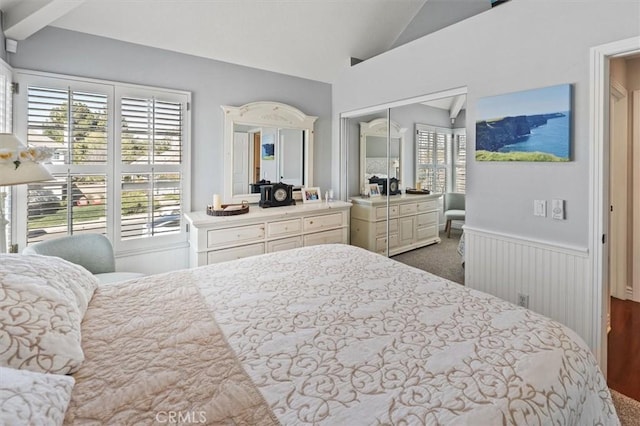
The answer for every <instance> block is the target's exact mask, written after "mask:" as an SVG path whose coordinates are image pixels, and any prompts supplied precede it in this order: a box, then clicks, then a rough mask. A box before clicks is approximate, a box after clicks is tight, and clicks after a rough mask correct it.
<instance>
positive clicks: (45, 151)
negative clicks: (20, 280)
mask: <svg viewBox="0 0 640 426" xmlns="http://www.w3.org/2000/svg"><path fill="white" fill-rule="evenodd" d="M50 157H51V150H50V149H49V148H32V147H26V146H25V145H24V144H23V143H22V142H20V140H19V139H18V138H17V137H16V136H15V135H13V134H12V133H0V187H3V186H9V185H19V184H23V183H31V182H41V181H45V180H52V179H53V176H52V175H51V173H49V172H48V171H47V169H46V168H45V167H44V166H43V165H42V164H40V163H41V162H42V161H45V160H47V159H49V158H50ZM6 197H7V194H6V193H5V192H0V253H5V252H6V250H7V234H6V230H7V225H8V224H9V221H8V220H7V219H6V218H5V213H4V203H5V198H6Z"/></svg>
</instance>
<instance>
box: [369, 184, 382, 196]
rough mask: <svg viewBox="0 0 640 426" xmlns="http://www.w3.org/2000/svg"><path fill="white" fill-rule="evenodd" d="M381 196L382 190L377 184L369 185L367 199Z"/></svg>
mask: <svg viewBox="0 0 640 426" xmlns="http://www.w3.org/2000/svg"><path fill="white" fill-rule="evenodd" d="M381 194H382V190H381V188H380V185H378V184H377V183H370V184H369V197H380V196H381Z"/></svg>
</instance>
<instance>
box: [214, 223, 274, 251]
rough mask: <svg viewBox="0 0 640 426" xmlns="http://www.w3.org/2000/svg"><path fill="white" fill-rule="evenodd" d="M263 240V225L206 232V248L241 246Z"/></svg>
mask: <svg viewBox="0 0 640 426" xmlns="http://www.w3.org/2000/svg"><path fill="white" fill-rule="evenodd" d="M262 239H264V224H259V225H248V226H238V227H236V228H225V229H212V230H210V231H208V232H207V247H219V246H224V245H229V244H241V243H244V242H251V241H257V240H262Z"/></svg>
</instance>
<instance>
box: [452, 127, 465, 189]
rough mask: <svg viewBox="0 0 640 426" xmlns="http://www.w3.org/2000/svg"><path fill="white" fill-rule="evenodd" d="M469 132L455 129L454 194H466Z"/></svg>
mask: <svg viewBox="0 0 640 426" xmlns="http://www.w3.org/2000/svg"><path fill="white" fill-rule="evenodd" d="M466 182H467V131H466V129H453V192H461V193H465V192H466V188H467V187H466Z"/></svg>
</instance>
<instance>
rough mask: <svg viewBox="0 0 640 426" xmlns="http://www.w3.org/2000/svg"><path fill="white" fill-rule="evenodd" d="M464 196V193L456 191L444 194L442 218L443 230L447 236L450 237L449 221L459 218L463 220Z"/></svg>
mask: <svg viewBox="0 0 640 426" xmlns="http://www.w3.org/2000/svg"><path fill="white" fill-rule="evenodd" d="M464 198H465V197H464V194H460V193H457V192H448V193H446V194H444V219H445V221H446V223H445V227H444V231H445V232H446V233H447V238H451V221H454V220H460V221H463V222H464V216H465V200H464Z"/></svg>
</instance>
